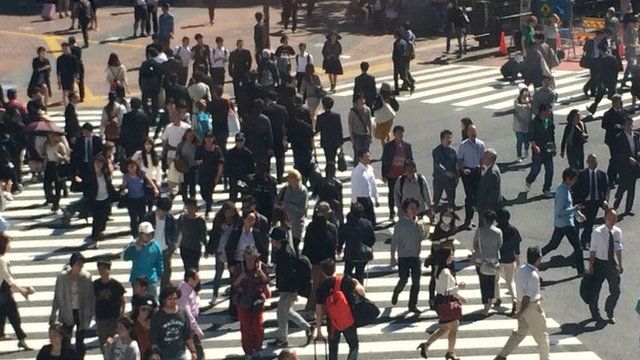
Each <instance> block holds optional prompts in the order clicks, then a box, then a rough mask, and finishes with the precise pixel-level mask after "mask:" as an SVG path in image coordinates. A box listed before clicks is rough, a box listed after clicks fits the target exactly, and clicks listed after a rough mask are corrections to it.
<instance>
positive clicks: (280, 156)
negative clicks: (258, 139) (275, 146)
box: [274, 151, 285, 182]
mask: <svg viewBox="0 0 640 360" xmlns="http://www.w3.org/2000/svg"><path fill="white" fill-rule="evenodd" d="M274 155H275V158H276V179H277V180H278V182H282V181H283V179H284V157H285V156H284V151H282V152H280V151H278V152H277V153H276V154H274Z"/></svg>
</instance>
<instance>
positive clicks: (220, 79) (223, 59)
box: [211, 36, 229, 86]
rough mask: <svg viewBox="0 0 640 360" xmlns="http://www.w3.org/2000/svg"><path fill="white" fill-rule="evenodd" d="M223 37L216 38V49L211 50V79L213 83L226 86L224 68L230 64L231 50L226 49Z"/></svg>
mask: <svg viewBox="0 0 640 360" xmlns="http://www.w3.org/2000/svg"><path fill="white" fill-rule="evenodd" d="M223 45H224V39H223V38H222V36H218V37H216V47H215V48H213V49H211V77H212V78H213V83H214V84H216V85H222V86H224V67H225V65H226V64H227V63H228V62H229V50H227V49H225V47H224V46H223Z"/></svg>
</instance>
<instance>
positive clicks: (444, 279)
mask: <svg viewBox="0 0 640 360" xmlns="http://www.w3.org/2000/svg"><path fill="white" fill-rule="evenodd" d="M452 263H453V251H452V250H451V249H450V248H441V249H439V250H438V251H437V252H436V253H435V264H436V272H435V277H436V294H437V295H436V309H437V310H436V312H437V314H438V321H439V322H440V324H441V326H440V328H439V329H438V330H437V331H436V332H434V333H433V334H431V336H429V339H427V341H426V342H423V343H422V344H420V345H419V346H418V350H420V355H422V357H423V358H425V359H426V358H427V350H428V349H429V347H430V346H431V344H433V343H434V342H435V341H436V340H438V339H439V338H440V337H442V336H444V335H447V336H448V340H449V346H448V347H447V352H446V354H445V355H444V358H445V359H451V360H458V359H459V357H458V356H457V355H456V352H455V347H456V340H457V337H458V326H460V319H461V318H462V311H461V306H460V304H461V303H462V304H464V303H466V302H467V300H466V299H465V298H464V297H462V296H461V295H460V294H458V290H462V289H464V288H465V284H464V283H463V282H461V283H459V284H457V285H456V279H455V278H454V277H453V275H452V274H451V271H450V270H449V267H450V266H451V264H452ZM450 304H453V306H451V305H450ZM452 308H454V309H456V310H455V311H454V310H451V309H452Z"/></svg>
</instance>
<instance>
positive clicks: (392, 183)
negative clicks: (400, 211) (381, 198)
mask: <svg viewBox="0 0 640 360" xmlns="http://www.w3.org/2000/svg"><path fill="white" fill-rule="evenodd" d="M397 180H398V178H387V186H389V194H388V201H389V214H390V215H391V216H394V215H395V214H396V207H395V205H396V201H395V194H394V192H395V189H396V181H397ZM401 200H402V199H401ZM398 206H402V204H398Z"/></svg>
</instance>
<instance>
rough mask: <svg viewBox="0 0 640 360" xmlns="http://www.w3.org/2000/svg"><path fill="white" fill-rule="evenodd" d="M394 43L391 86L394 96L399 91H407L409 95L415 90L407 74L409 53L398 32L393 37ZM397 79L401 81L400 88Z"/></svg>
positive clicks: (411, 79)
mask: <svg viewBox="0 0 640 360" xmlns="http://www.w3.org/2000/svg"><path fill="white" fill-rule="evenodd" d="M393 38H394V39H395V41H394V42H393V54H392V60H393V85H394V90H395V94H396V95H398V93H399V92H400V91H401V90H409V91H410V93H411V94H413V91H414V90H415V89H416V85H415V84H414V81H413V77H411V74H410V73H409V62H410V61H411V60H410V59H409V52H408V48H407V46H408V45H407V42H406V41H405V40H404V39H403V38H402V37H401V34H400V33H399V32H396V33H395V34H394V35H393ZM398 77H399V78H400V79H402V87H401V88H399V87H398Z"/></svg>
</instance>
